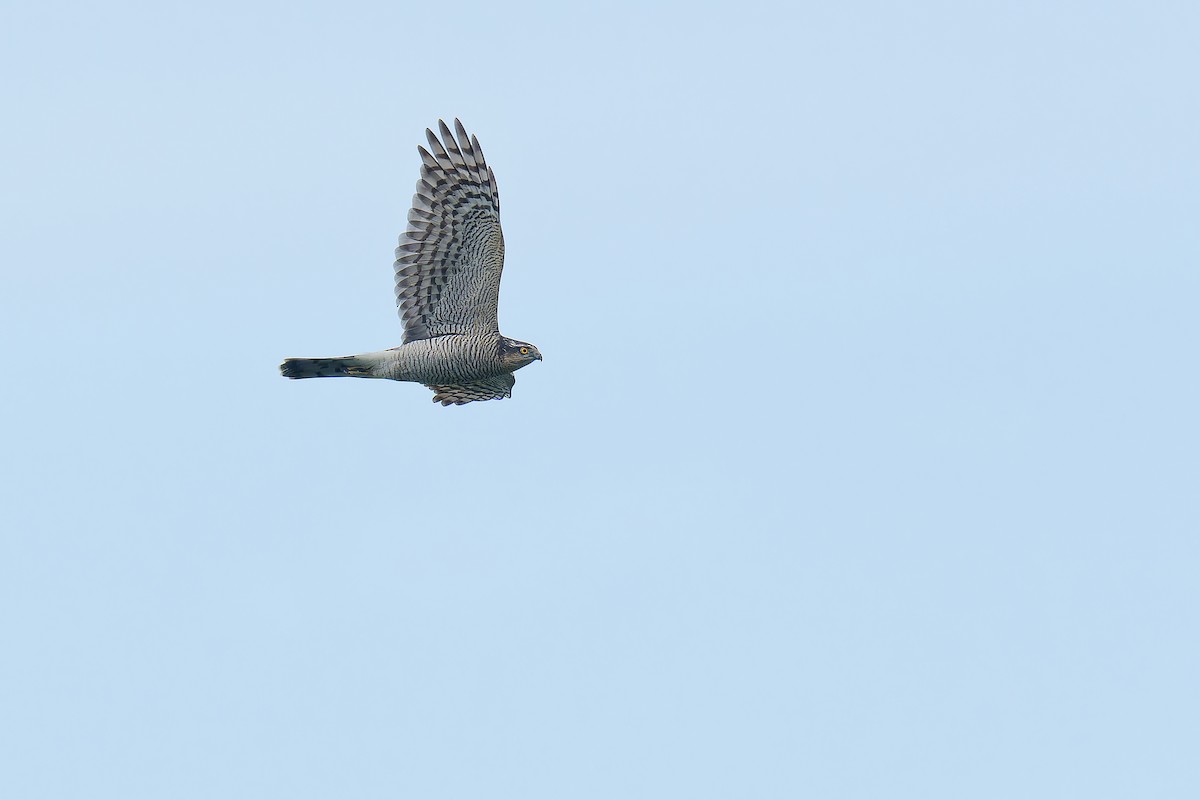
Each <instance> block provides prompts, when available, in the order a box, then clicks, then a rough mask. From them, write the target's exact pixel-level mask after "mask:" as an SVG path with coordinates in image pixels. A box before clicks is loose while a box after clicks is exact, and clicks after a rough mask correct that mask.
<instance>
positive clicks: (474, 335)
mask: <svg viewBox="0 0 1200 800" xmlns="http://www.w3.org/2000/svg"><path fill="white" fill-rule="evenodd" d="M438 128H439V130H440V131H441V138H440V139H439V138H438V136H437V134H435V133H434V132H433V131H432V130H429V129H426V131H425V136H426V138H428V139H429V149H428V150H426V149H425V148H424V147H418V148H417V150H418V151H419V152H420V154H421V177H420V179H419V180H418V181H417V193H416V194H414V195H413V201H412V209H411V210H409V212H408V229H407V230H405V232H404V234H403V235H402V236H401V237H400V246H399V247H397V248H396V263H395V270H396V305H397V306H398V307H399V310H400V319H401V321H402V322H403V323H404V339H403V340H402V341H403V343H402V344H401V345H400V346H399V347H393V348H392V349H390V350H384V351H382V352H378V353H363V354H361V355H356V356H341V357H340V358H289V359H286V360H285V361H284V362H283V363H282V364H280V365H279V371H280V372H282V373H283V375H284V377H287V378H333V377H343V376H345V377H351V378H387V379H388V380H393V381H413V382H415V383H421V384H424V385H425V387H426V388H427V389H432V390H433V392H434V394H433V401H434V402H435V403H441V404H442V405H443V406H448V405H462V404H464V403H470V402H472V401H475V400H493V399H496V398H502V397H511V396H512V387H513V384H515V383H516V380H517V379H516V378H515V377H513V373H514V372H515V371H517V370H519V369H520V368H521V367H524V366H526V365H527V364H532V363H533V362H534V361H541V360H542V354H541V353H540V352H538V349H537V348H536V347H534V346H533V345H531V344H530V343H529V342H519V341H517V340H516V339H509V338H508V337H507V336H502V335H500V326H499V324H498V323H497V321H496V311H497V308H498V306H499V303H500V273H501V271H502V270H503V269H504V234H503V233H502V232H501V230H500V194H499V192H497V191H496V176H495V174H494V173H493V172H492V168H491V167H489V166H488V165H487V163H486V162H485V161H484V160H483V150H481V149H480V147H479V140H478V139H476V138H475V137H474V136H467V131H466V129H465V128H463V124H462V123H461V122H459V121H458V120H454V132H451V130H450V128H449V127H448V126H447V125H446V123H445V122H442V121H441V120H438ZM456 134H457V136H456Z"/></svg>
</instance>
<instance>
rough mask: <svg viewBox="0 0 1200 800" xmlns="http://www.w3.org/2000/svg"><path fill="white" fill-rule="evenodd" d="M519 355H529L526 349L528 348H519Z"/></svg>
mask: <svg viewBox="0 0 1200 800" xmlns="http://www.w3.org/2000/svg"><path fill="white" fill-rule="evenodd" d="M521 355H523V356H527V355H529V348H528V347H522V348H521Z"/></svg>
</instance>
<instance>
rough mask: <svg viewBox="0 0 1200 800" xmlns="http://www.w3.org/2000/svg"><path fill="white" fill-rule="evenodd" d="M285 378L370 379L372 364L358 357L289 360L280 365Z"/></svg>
mask: <svg viewBox="0 0 1200 800" xmlns="http://www.w3.org/2000/svg"><path fill="white" fill-rule="evenodd" d="M279 371H280V372H281V373H283V377H285V378H338V377H351V378H370V377H372V375H371V364H370V362H368V361H366V360H364V359H362V358H359V357H358V356H341V357H340V358H288V359H285V360H284V362H283V363H282V364H280V365H279Z"/></svg>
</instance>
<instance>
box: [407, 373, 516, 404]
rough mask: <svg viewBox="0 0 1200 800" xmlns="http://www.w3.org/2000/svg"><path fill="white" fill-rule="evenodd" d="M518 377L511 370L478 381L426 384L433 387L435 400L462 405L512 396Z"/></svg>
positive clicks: (429, 387)
mask: <svg viewBox="0 0 1200 800" xmlns="http://www.w3.org/2000/svg"><path fill="white" fill-rule="evenodd" d="M516 382H517V378H516V376H515V375H513V374H512V373H511V372H506V373H504V374H503V375H497V376H496V377H494V378H487V379H486V380H482V381H479V382H477V383H462V384H455V385H452V386H436V385H433V384H425V388H426V389H433V391H434V395H433V402H435V403H441V404H442V405H444V406H449V405H456V406H461V405H463V404H464V403H471V402H474V401H476V400H496V399H499V398H501V397H512V387H513V385H514V384H516Z"/></svg>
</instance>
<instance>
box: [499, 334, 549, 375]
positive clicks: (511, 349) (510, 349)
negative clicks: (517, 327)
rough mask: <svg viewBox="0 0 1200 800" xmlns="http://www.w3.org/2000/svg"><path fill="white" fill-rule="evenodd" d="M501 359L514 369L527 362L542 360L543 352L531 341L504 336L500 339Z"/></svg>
mask: <svg viewBox="0 0 1200 800" xmlns="http://www.w3.org/2000/svg"><path fill="white" fill-rule="evenodd" d="M500 360H501V361H503V362H504V363H505V364H507V365H508V366H510V367H512V368H513V369H520V368H521V367H523V366H525V365H526V364H532V363H533V362H534V361H541V360H542V354H541V353H540V352H538V349H537V348H536V347H534V346H533V345H531V344H530V343H529V342H518V341H517V340H516V339H509V338H504V339H501V340H500Z"/></svg>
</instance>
